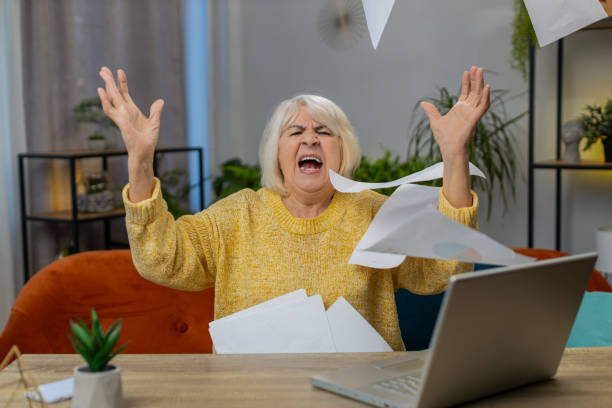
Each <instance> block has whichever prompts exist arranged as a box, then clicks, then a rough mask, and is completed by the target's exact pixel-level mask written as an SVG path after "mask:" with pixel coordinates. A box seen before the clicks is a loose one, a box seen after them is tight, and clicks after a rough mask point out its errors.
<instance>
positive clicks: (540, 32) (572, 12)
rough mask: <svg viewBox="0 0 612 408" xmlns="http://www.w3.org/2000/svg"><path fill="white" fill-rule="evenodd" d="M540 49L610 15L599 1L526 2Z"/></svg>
mask: <svg viewBox="0 0 612 408" xmlns="http://www.w3.org/2000/svg"><path fill="white" fill-rule="evenodd" d="M525 7H526V8H527V12H528V13H529V17H530V18H531V23H532V24H533V29H534V30H535V33H536V36H537V37H538V42H539V43H540V47H544V46H545V45H548V44H550V43H551V42H553V41H557V40H558V39H560V38H563V37H565V36H566V35H569V34H571V33H573V32H574V31H578V30H580V29H581V28H583V27H585V26H587V25H589V24H592V23H594V22H596V21H599V20H601V19H602V18H606V17H607V16H608V15H607V14H606V12H605V11H604V9H603V7H602V6H601V4H600V3H599V1H598V0H525Z"/></svg>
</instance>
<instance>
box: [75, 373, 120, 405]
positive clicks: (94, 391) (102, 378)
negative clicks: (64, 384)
mask: <svg viewBox="0 0 612 408" xmlns="http://www.w3.org/2000/svg"><path fill="white" fill-rule="evenodd" d="M109 367H111V369H110V370H105V371H99V372H91V371H89V367H87V366H82V367H75V368H74V392H73V396H72V408H94V407H95V408H122V407H123V392H122V390H121V369H120V368H119V367H117V366H112V365H109Z"/></svg>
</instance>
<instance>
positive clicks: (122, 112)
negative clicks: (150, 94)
mask: <svg viewBox="0 0 612 408" xmlns="http://www.w3.org/2000/svg"><path fill="white" fill-rule="evenodd" d="M100 76H101V77H102V79H103V80H104V84H105V85H106V90H105V89H103V88H98V95H99V96H100V100H101V101H102V109H104V113H106V115H107V116H108V117H109V118H111V119H112V120H113V122H115V124H116V125H117V126H118V127H119V130H120V131H121V135H122V137H123V142H124V143H125V147H126V149H127V151H128V155H129V156H130V159H132V160H133V159H137V160H138V161H149V160H150V161H151V162H152V161H153V154H154V152H155V147H156V146H157V140H158V137H159V123H160V117H161V113H162V109H163V108H164V101H163V100H161V99H158V100H156V101H155V102H153V104H152V105H151V108H150V109H149V117H146V116H145V115H143V113H142V112H141V111H140V109H138V107H137V106H136V104H135V103H134V101H132V98H131V97H130V93H129V92H128V84H127V77H126V76H125V72H124V71H123V70H122V69H119V70H117V83H116V82H115V78H114V77H113V73H112V72H111V70H110V69H108V68H107V67H102V68H101V69H100Z"/></svg>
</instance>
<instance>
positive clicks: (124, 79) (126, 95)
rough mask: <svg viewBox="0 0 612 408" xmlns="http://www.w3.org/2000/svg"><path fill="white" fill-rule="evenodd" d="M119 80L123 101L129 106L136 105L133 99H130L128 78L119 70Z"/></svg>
mask: <svg viewBox="0 0 612 408" xmlns="http://www.w3.org/2000/svg"><path fill="white" fill-rule="evenodd" d="M117 80H118V81H119V92H121V96H123V99H125V100H126V102H128V103H129V104H134V102H133V101H132V98H131V97H130V93H129V92H128V83H127V76H126V75H125V71H124V70H122V69H118V70H117Z"/></svg>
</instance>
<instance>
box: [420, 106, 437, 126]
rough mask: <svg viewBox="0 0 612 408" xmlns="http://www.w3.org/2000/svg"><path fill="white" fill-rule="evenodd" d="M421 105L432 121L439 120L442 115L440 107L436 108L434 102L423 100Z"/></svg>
mask: <svg viewBox="0 0 612 408" xmlns="http://www.w3.org/2000/svg"><path fill="white" fill-rule="evenodd" d="M420 106H421V109H423V110H424V111H425V114H426V115H427V117H428V118H429V122H430V123H431V122H432V121H434V120H437V119H438V118H440V117H441V116H442V115H440V112H439V111H438V108H436V107H435V106H434V105H433V104H431V103H429V102H421V105H420Z"/></svg>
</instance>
